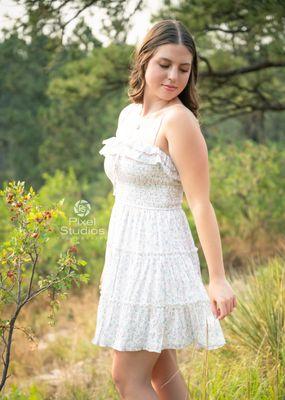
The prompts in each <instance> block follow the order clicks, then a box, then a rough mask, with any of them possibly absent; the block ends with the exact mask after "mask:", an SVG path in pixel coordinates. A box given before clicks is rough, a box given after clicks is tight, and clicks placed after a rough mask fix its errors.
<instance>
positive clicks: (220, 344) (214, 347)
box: [91, 338, 227, 353]
mask: <svg viewBox="0 0 285 400" xmlns="http://www.w3.org/2000/svg"><path fill="white" fill-rule="evenodd" d="M91 343H92V344H94V345H96V346H99V347H108V348H112V349H114V350H118V351H140V350H146V351H150V352H154V353H161V351H162V350H165V349H176V350H179V349H184V348H185V347H188V346H191V345H194V346H195V348H196V350H200V349H205V350H215V349H219V348H221V347H223V346H225V345H226V344H227V342H226V341H223V342H221V343H217V344H213V345H211V346H209V345H208V346H207V345H205V344H202V343H199V342H198V343H196V342H195V341H193V340H192V341H191V342H189V343H186V344H182V345H169V346H167V347H162V348H161V350H160V351H159V350H158V349H157V348H156V349H153V348H150V347H148V346H143V347H129V346H128V347H123V346H117V345H112V344H110V343H109V344H107V343H106V342H101V341H100V342H98V341H97V340H95V338H94V339H92V340H91Z"/></svg>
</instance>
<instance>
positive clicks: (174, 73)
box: [145, 44, 193, 101]
mask: <svg viewBox="0 0 285 400" xmlns="http://www.w3.org/2000/svg"><path fill="white" fill-rule="evenodd" d="M192 58H193V57H192V54H191V53H190V52H189V50H188V49H187V47H186V46H184V45H183V44H165V45H162V46H159V47H158V48H157V50H156V52H155V53H154V55H153V56H152V58H151V59H150V60H149V62H148V65H147V69H146V72H145V81H146V88H145V90H146V91H147V93H148V94H150V95H154V96H157V97H159V98H160V99H162V100H166V101H170V100H171V99H173V98H175V97H177V96H178V95H179V94H180V93H181V92H182V91H183V89H184V88H185V86H186V84H187V82H188V79H189V76H190V72H191V64H192ZM166 85H170V86H174V88H173V89H169V88H168V87H167V86H166Z"/></svg>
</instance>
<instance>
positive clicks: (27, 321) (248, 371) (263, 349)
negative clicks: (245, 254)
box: [0, 257, 285, 400]
mask: <svg viewBox="0 0 285 400" xmlns="http://www.w3.org/2000/svg"><path fill="white" fill-rule="evenodd" d="M241 282H244V284H241ZM284 283H285V271H284V259H282V257H275V258H272V259H270V260H268V262H266V263H264V264H261V265H254V264H252V265H249V267H248V271H246V273H245V274H244V275H243V276H242V280H241V279H239V282H237V281H236V282H235V281H233V282H231V284H232V287H233V289H234V291H235V294H236V295H237V299H238V306H237V308H236V309H235V310H234V312H233V313H232V314H230V315H229V316H227V317H226V318H225V319H224V320H222V321H221V325H222V328H223V331H224V334H225V337H226V339H227V345H226V346H224V347H222V348H220V349H216V350H211V351H206V350H195V349H193V348H192V347H191V346H189V347H188V348H185V349H181V350H178V351H177V354H178V360H179V365H180V369H181V371H182V373H183V375H184V378H185V380H186V382H187V383H188V389H189V398H190V399H195V400H206V399H207V400H249V399H250V400H255V399H256V400H265V399H266V400H279V399H280V400H284V398H285V379H284V376H285V362H284V360H285V356H284V355H285V346H284V338H285V335H284V333H285V332H284V329H285V328H284V321H285V317H284V316H285V301H284V300H285V294H284ZM94 287H95V285H94V286H93V287H89V288H84V290H83V291H82V292H79V294H77V295H73V296H72V297H70V298H69V299H67V300H65V301H64V302H63V303H62V306H61V309H60V311H59V314H58V317H57V324H56V326H55V327H53V328H52V327H49V326H48V325H47V322H46V315H47V313H46V312H45V311H43V310H44V307H45V299H42V304H40V303H39V302H34V303H32V304H31V305H30V307H29V309H28V310H26V311H25V313H23V315H22V316H21V325H22V326H31V328H32V330H33V331H34V333H35V335H36V336H37V337H38V338H39V340H38V346H35V345H34V344H33V343H32V342H31V343H30V342H28V341H27V339H24V338H23V334H22V332H17V334H16V335H15V338H14V342H13V344H14V347H13V354H12V363H11V371H10V372H12V373H13V375H12V376H11V377H10V378H9V379H8V382H7V386H6V388H5V393H3V395H2V398H1V397H0V398H1V399H3V400H8V399H9V400H43V399H50V400H56V399H60V400H73V399H74V400H81V399H82V400H83V399H84V400H86V399H88V400H93V399H94V400H95V399H96V400H116V399H118V400H119V395H118V393H117V391H116V389H115V387H114V384H113V381H112V378H111V372H110V371H111V363H112V357H111V356H112V353H111V349H108V348H101V347H97V346H94V345H93V344H91V343H90V341H91V338H92V336H93V334H94V328H95V321H96V309H97V288H95V289H94ZM95 290H96V293H95Z"/></svg>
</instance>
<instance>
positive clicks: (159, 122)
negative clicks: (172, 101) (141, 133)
mask: <svg viewBox="0 0 285 400" xmlns="http://www.w3.org/2000/svg"><path fill="white" fill-rule="evenodd" d="M165 113H166V110H164V112H162V113H161V115H160V116H159V118H158V126H157V128H156V131H155V135H154V139H153V142H152V144H153V145H154V144H155V141H156V138H157V135H158V132H159V130H160V127H161V124H162V120H163V117H164V115H165Z"/></svg>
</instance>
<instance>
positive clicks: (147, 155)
mask: <svg viewBox="0 0 285 400" xmlns="http://www.w3.org/2000/svg"><path fill="white" fill-rule="evenodd" d="M102 144H104V146H103V147H102V148H101V150H99V154H101V155H103V156H106V155H114V156H125V157H128V158H131V159H133V160H135V161H138V162H142V163H146V164H160V165H161V167H162V168H163V170H164V172H165V173H166V174H167V175H168V176H169V177H170V178H172V179H174V180H177V181H179V182H181V179H180V176H179V173H178V171H177V169H176V167H175V165H174V163H173V161H172V159H171V157H170V156H169V155H168V154H166V153H165V152H164V151H163V150H161V149H160V148H159V147H158V146H155V145H152V144H148V143H143V142H141V141H139V140H138V139H137V138H135V139H133V140H132V139H130V138H128V141H126V139H125V140H123V139H121V138H119V137H118V136H112V137H110V138H108V139H104V140H103V141H102Z"/></svg>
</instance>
